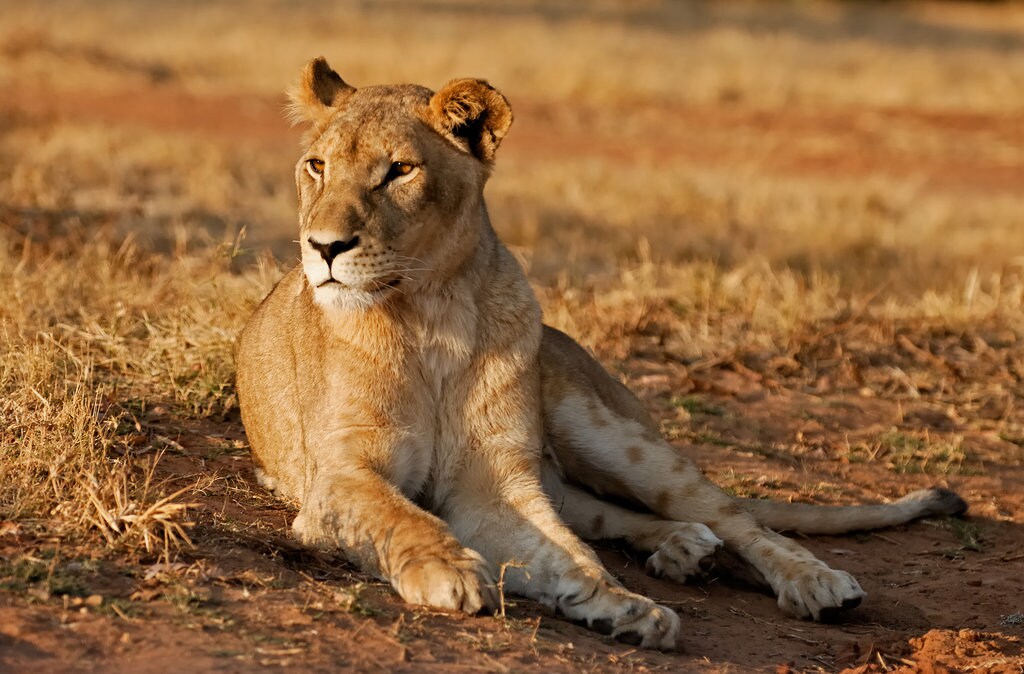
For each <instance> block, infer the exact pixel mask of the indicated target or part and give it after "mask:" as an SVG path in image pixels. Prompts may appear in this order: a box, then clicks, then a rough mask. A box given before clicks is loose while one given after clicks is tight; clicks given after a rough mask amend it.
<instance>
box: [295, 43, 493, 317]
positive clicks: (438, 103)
mask: <svg viewBox="0 0 1024 674" xmlns="http://www.w3.org/2000/svg"><path fill="white" fill-rule="evenodd" d="M290 98H291V109H292V112H293V115H294V117H295V118H296V119H298V120H302V121H305V122H308V123H309V124H311V127H312V128H311V131H310V133H309V134H308V135H307V137H306V141H307V142H306V144H307V146H308V147H307V150H306V152H305V154H303V156H302V158H301V159H300V160H299V162H298V164H297V165H296V168H295V180H296V185H297V189H298V195H299V221H300V222H299V225H300V237H299V243H300V245H301V247H302V265H303V269H304V271H305V273H306V278H307V279H308V280H309V283H310V284H311V285H312V287H313V288H314V297H315V299H316V301H317V302H318V303H319V304H320V305H321V306H324V307H340V308H343V309H353V308H359V307H368V306H372V305H374V304H377V303H379V302H382V301H385V300H386V299H387V298H389V297H392V296H395V295H400V294H401V293H405V292H409V291H411V290H414V289H416V288H417V287H421V286H423V285H425V284H432V283H441V282H443V281H444V280H445V278H446V277H447V275H449V274H451V273H452V272H453V271H455V270H456V269H458V268H459V267H460V266H461V264H462V263H463V262H464V261H465V259H466V257H467V256H468V255H470V254H471V252H472V251H473V250H474V248H475V246H476V243H477V238H478V236H479V232H480V222H481V221H482V220H485V219H483V218H481V217H480V216H481V210H482V209H483V208H484V205H483V199H482V191H483V186H484V183H485V182H486V180H487V176H488V174H489V172H490V167H491V165H492V163H493V160H494V153H495V151H496V150H497V148H498V145H499V144H500V143H501V139H502V138H503V137H504V136H505V133H506V132H507V131H508V128H509V126H510V125H511V124H512V111H511V108H510V107H509V104H508V101H507V100H506V99H505V97H504V96H502V95H501V94H500V93H498V91H497V90H495V89H494V88H492V87H491V86H490V85H488V84H487V83H486V82H484V81H482V80H471V79H462V80H454V81H452V82H450V83H448V84H447V85H446V86H445V87H444V88H442V89H441V90H440V91H438V92H437V93H433V92H431V91H430V90H429V89H426V88H424V87H419V86H415V85H400V86H372V87H364V88H360V89H357V88H355V87H352V86H350V85H348V84H346V83H345V82H344V81H343V80H342V79H341V77H339V76H338V74H337V73H336V72H334V71H333V70H331V68H330V66H329V65H327V62H326V61H325V60H324V59H322V58H318V59H315V60H313V61H311V62H310V63H309V64H308V65H307V66H306V68H305V70H304V71H303V74H302V79H301V81H300V82H299V84H298V86H297V87H296V88H295V89H294V90H293V91H292V92H291V94H290Z"/></svg>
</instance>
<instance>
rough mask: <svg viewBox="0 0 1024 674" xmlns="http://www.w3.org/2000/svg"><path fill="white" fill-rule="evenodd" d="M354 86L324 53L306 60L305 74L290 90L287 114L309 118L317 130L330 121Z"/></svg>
mask: <svg viewBox="0 0 1024 674" xmlns="http://www.w3.org/2000/svg"><path fill="white" fill-rule="evenodd" d="M353 91H355V88H354V87H352V86H350V85H348V84H346V83H345V81H344V80H343V79H341V76H340V75H338V73H336V72H334V71H333V70H331V66H329V65H327V61H326V60H325V59H324V57H322V56H321V57H319V58H315V59H313V60H312V61H310V62H309V63H307V64H306V67H305V68H303V70H302V77H301V78H300V79H299V82H298V84H296V85H295V86H294V87H293V88H292V89H291V90H289V91H288V100H289V105H288V115H289V117H290V118H291V119H292V121H293V122H296V123H298V122H309V123H310V124H312V125H313V126H314V127H316V129H317V130H318V131H321V130H323V127H324V126H326V125H327V122H328V121H329V120H330V118H331V115H333V114H334V112H335V108H336V107H337V106H338V104H339V103H340V102H341V101H342V100H344V99H345V98H346V97H347V96H348V95H349V94H351V93H352V92H353Z"/></svg>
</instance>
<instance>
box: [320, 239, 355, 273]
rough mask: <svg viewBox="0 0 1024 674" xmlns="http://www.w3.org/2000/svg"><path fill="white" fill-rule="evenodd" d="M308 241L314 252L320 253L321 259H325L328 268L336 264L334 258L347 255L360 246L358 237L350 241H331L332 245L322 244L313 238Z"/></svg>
mask: <svg viewBox="0 0 1024 674" xmlns="http://www.w3.org/2000/svg"><path fill="white" fill-rule="evenodd" d="M308 241H309V245H311V246H313V250H315V251H317V252H318V253H320V257H322V258H323V259H324V261H325V262H326V263H327V265H328V266H330V264H331V263H332V262H334V258H336V257H338V256H339V255H341V254H342V253H347V252H348V251H350V250H352V249H353V248H355V247H356V246H358V245H359V237H358V236H353V237H352V238H351V239H349V240H348V241H331V242H330V243H320V242H319V241H316V240H314V239H312V238H310V239H308Z"/></svg>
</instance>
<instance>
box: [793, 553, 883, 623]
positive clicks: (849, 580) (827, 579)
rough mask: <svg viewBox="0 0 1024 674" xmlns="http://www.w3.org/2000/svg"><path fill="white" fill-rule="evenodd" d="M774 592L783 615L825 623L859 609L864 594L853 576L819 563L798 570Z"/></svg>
mask: <svg viewBox="0 0 1024 674" xmlns="http://www.w3.org/2000/svg"><path fill="white" fill-rule="evenodd" d="M776 590H777V592H778V595H779V608H781V609H782V610H783V611H785V612H786V613H788V614H790V615H792V616H796V617H797V618H803V619H813V620H820V621H825V622H828V621H830V620H834V619H835V618H836V617H837V616H838V614H839V613H840V612H842V611H846V610H848V609H852V608H855V607H857V606H859V605H860V602H861V599H863V598H864V597H865V596H866V595H867V593H866V592H864V590H862V589H861V587H860V584H858V583H857V581H856V580H855V579H854V577H853V576H851V575H850V574H848V573H846V572H845V571H836V570H835V569H830V568H828V567H827V566H825V565H824V564H820V563H819V564H815V565H809V566H807V567H805V568H803V569H801V570H799V571H798V572H797V573H795V574H794V575H793V576H792V577H790V578H789V579H787V580H784V581H783V582H782V583H781V586H780V587H778V588H776Z"/></svg>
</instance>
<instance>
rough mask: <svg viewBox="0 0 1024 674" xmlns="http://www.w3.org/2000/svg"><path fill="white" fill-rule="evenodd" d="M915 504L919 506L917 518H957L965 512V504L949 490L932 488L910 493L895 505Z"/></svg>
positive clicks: (957, 495)
mask: <svg viewBox="0 0 1024 674" xmlns="http://www.w3.org/2000/svg"><path fill="white" fill-rule="evenodd" d="M908 502H917V503H919V504H920V505H921V514H920V515H918V517H940V516H943V515H951V516H959V515H963V514H964V513H966V512H967V502H966V501H964V500H963V499H962V498H960V496H959V494H957V493H956V492H955V491H951V490H949V489H942V488H939V487H932V488H931V489H919V490H918V491H914V492H910V493H909V494H907V495H906V496H904V497H903V498H901V499H900V500H899V501H897V503H908Z"/></svg>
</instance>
